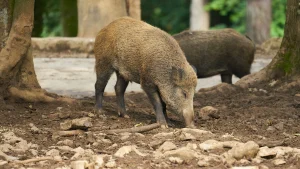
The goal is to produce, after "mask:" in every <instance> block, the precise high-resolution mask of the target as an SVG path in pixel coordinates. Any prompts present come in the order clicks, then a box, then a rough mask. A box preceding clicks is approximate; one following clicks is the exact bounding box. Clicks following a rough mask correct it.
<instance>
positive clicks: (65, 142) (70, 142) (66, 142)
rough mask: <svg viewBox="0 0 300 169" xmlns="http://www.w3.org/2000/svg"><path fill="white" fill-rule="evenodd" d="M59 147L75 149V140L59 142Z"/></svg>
mask: <svg viewBox="0 0 300 169" xmlns="http://www.w3.org/2000/svg"><path fill="white" fill-rule="evenodd" d="M57 144H58V145H66V146H69V147H73V146H74V142H73V140H69V139H65V140H63V141H59V142H57Z"/></svg>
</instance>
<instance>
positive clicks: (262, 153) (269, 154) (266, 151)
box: [257, 147, 277, 159]
mask: <svg viewBox="0 0 300 169" xmlns="http://www.w3.org/2000/svg"><path fill="white" fill-rule="evenodd" d="M257 155H258V156H259V157H262V158H266V159H270V158H274V157H276V155H277V152H276V151H275V150H274V149H270V148H269V147H261V148H260V149H259V152H258V154H257Z"/></svg>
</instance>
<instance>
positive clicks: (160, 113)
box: [144, 88, 168, 128]
mask: <svg viewBox="0 0 300 169" xmlns="http://www.w3.org/2000/svg"><path fill="white" fill-rule="evenodd" d="M144 90H145V92H146V93H147V95H148V97H149V99H150V102H151V103H152V106H153V108H154V110H155V113H156V121H157V123H159V124H160V125H161V127H162V128H168V124H167V121H166V118H165V115H164V110H163V109H164V106H163V101H162V100H161V98H160V96H159V92H158V90H155V89H151V88H144Z"/></svg>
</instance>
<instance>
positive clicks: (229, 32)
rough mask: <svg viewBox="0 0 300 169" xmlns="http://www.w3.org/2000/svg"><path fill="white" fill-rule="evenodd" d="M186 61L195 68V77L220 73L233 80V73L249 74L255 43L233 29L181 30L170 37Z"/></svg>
mask: <svg viewBox="0 0 300 169" xmlns="http://www.w3.org/2000/svg"><path fill="white" fill-rule="evenodd" d="M173 37H174V38H175V39H176V40H177V42H178V43H179V45H180V47H181V49H182V50H183V52H184V54H185V56H186V58H187V60H188V62H189V63H190V64H191V65H193V66H195V68H196V69H197V77H198V78H205V77H210V76H214V75H217V74H221V80H222V82H225V83H229V84H231V83H232V75H233V74H234V75H235V76H237V77H239V78H242V77H243V76H245V75H248V74H250V69H251V64H252V62H253V59H254V53H255V44H254V43H253V42H252V41H251V39H250V38H248V37H246V36H243V35H241V34H239V33H238V32H237V31H235V30H233V29H223V30H210V31H183V32H181V33H179V34H176V35H174V36H173Z"/></svg>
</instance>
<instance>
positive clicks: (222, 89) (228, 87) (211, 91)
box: [197, 83, 242, 96]
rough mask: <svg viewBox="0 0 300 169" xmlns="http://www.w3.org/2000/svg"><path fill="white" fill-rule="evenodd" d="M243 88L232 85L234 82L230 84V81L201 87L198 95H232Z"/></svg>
mask: <svg viewBox="0 0 300 169" xmlns="http://www.w3.org/2000/svg"><path fill="white" fill-rule="evenodd" d="M240 90H242V88H240V87H238V86H235V85H232V84H228V83H221V84H218V85H216V86H213V87H209V88H203V89H200V90H199V91H198V93H197V95H219V96H220V95H223V96H226V95H230V94H232V93H233V92H237V91H240Z"/></svg>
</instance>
